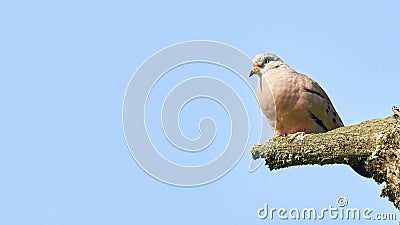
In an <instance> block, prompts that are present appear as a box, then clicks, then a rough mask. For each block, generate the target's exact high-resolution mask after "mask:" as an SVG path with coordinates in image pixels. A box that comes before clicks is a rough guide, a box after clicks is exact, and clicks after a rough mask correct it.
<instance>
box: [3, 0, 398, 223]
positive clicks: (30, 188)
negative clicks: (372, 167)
mask: <svg viewBox="0 0 400 225" xmlns="http://www.w3.org/2000/svg"><path fill="white" fill-rule="evenodd" d="M399 10H400V4H399V2H398V1H331V2H327V1H243V2H241V3H234V2H233V1H207V0H205V1H195V2H188V1H185V2H183V1H182V2H178V1H164V2H162V1H160V2H154V1H141V2H135V1H121V0H117V1H105V0H103V1H87V0H81V1H74V0H72V1H63V2H59V1H12V2H2V3H0V28H1V35H0V62H1V63H0V64H1V66H0V74H1V75H0V99H1V104H2V107H1V112H0V113H1V117H0V118H1V119H0V121H1V128H2V129H1V141H0V152H1V156H0V179H1V185H0V224H9V225H11V224H41V225H47V224H48V225H52V224H59V225H63V224H75V225H77V224H82V225H83V224H85V225H88V224H96V225H102V224H265V223H274V224H291V223H293V221H291V220H289V221H280V220H277V219H276V220H274V221H269V220H266V221H263V220H260V219H258V218H257V215H256V211H257V209H258V208H260V207H263V206H264V203H268V204H269V205H270V206H271V207H277V208H279V207H285V208H288V209H290V208H292V207H299V208H303V207H315V208H323V207H328V206H329V205H332V206H336V199H337V198H338V197H339V196H345V197H346V198H347V199H348V201H349V206H351V207H358V208H361V209H362V208H365V207H369V208H372V209H373V210H374V212H389V213H390V212H397V211H396V209H395V208H394V207H393V205H392V203H389V202H388V201H387V200H386V199H382V198H380V197H379V194H380V189H381V187H380V186H378V185H377V184H376V183H375V182H374V181H373V180H368V179H364V178H362V177H360V176H358V175H357V174H356V173H354V172H353V171H352V170H351V169H350V168H349V167H347V166H324V167H320V166H307V167H301V168H300V167H296V168H290V169H284V170H279V171H273V172H270V171H269V170H268V169H267V168H265V167H263V166H262V167H260V168H259V169H258V170H257V171H256V172H254V173H249V172H248V171H247V167H248V162H249V159H250V153H249V150H250V149H247V150H246V152H245V153H244V156H243V158H242V160H241V161H240V162H239V163H238V164H237V166H236V167H235V168H234V169H233V170H232V171H230V173H228V174H227V175H226V176H224V177H223V178H222V179H219V180H217V181H216V182H213V183H211V184H208V185H204V186H200V187H193V188H182V187H176V186H171V185H167V184H164V183H161V182H159V181H157V180H156V179H154V178H152V177H150V176H149V175H147V174H146V173H145V172H144V171H143V170H142V169H141V168H140V167H139V166H138V164H136V163H135V161H134V160H133V158H132V157H131V154H130V152H129V149H128V147H127V145H126V143H125V139H124V134H123V129H122V122H121V121H122V103H123V98H124V94H125V89H126V87H127V85H128V83H129V80H130V79H131V76H132V75H133V73H134V71H135V70H136V69H137V68H138V67H139V66H140V65H141V64H142V63H143V62H144V61H145V60H146V59H147V58H148V57H150V56H151V55H152V54H154V53H155V52H157V51H159V50H160V49H162V48H165V47H167V46H169V45H172V44H176V43H179V42H182V41H189V40H199V39H201V40H213V41H219V42H223V43H226V44H229V45H232V46H234V47H236V48H238V49H240V50H242V51H243V52H244V53H246V54H247V55H249V56H250V57H253V56H254V55H256V54H257V53H260V52H273V53H275V54H277V55H278V56H280V57H281V58H282V59H283V60H284V61H285V62H287V63H288V64H289V65H290V66H292V67H293V68H294V69H296V70H297V71H299V72H302V73H305V74H307V75H309V76H310V77H312V78H314V79H315V80H317V81H318V82H319V83H320V85H321V86H322V87H324V89H325V90H326V91H327V93H328V94H329V96H330V98H331V99H332V101H333V103H334V105H335V107H336V109H337V111H338V113H339V114H340V116H341V118H342V119H343V121H344V123H345V124H346V125H350V124H355V123H358V122H361V121H363V120H366V119H372V118H378V117H386V116H388V115H389V114H391V110H390V108H391V106H392V105H400V99H399V93H398V90H399V88H398V87H399V81H400V79H399V78H398V77H399V70H398V66H399V62H398V60H399V58H400V44H399V40H400V29H399V25H398V22H399V21H400V16H399ZM249 68H250V65H249ZM182 71H183V72H184V71H186V72H185V73H188V71H189V72H190V70H182ZM177 72H179V70H178V71H175V73H177ZM203 72H204V73H205V75H212V74H207V70H205V71H203ZM210 73H215V71H214V72H213V69H212V68H210ZM173 74H174V73H171V74H170V75H171V76H173ZM194 75H197V74H194ZM228 77H229V76H226V77H225V79H227V82H230V81H229V79H231V78H228ZM232 77H234V76H232ZM232 79H234V78H232ZM254 79H256V78H254ZM172 80H173V79H172ZM172 80H170V82H171V81H172ZM232 82H233V81H232ZM161 88H162V87H161ZM249 101H254V102H255V101H256V100H255V98H254V99H252V98H249ZM198 103H199V104H202V102H198ZM204 104H205V105H200V106H197V108H198V109H201V108H203V109H204V108H207V104H209V103H204ZM210 107H211V108H212V106H211V105H210ZM190 110H191V109H190V108H188V109H186V111H188V114H185V115H186V117H185V116H183V118H182V119H183V121H187V122H182V123H181V124H184V125H182V126H183V127H182V129H183V131H184V132H187V135H188V136H192V137H196V133H195V132H196V131H197V130H196V129H197V124H198V123H197V119H193V120H194V121H196V122H195V123H194V124H190V120H191V119H190V114H191V113H190ZM215 110H216V115H215V117H216V120H218V118H219V117H221V120H222V123H225V119H226V118H225V117H224V115H225V114H226V113H225V112H223V111H221V109H218V107H216V109H215ZM192 111H193V112H195V111H196V107H194V108H193V109H192ZM225 116H226V115H225ZM198 117H199V115H195V118H198ZM218 131H219V132H220V133H221V134H220V135H221V137H222V138H224V137H225V136H226V133H224V132H223V129H220V130H218ZM217 135H218V133H217ZM153 138H154V137H153ZM160 141H162V140H160ZM158 144H159V145H160V146H167V144H168V143H167V142H165V143H158ZM250 146H251V144H250ZM166 148H167V147H166ZM211 156H213V155H212V154H211V155H207V156H206V157H211ZM177 160H180V159H177ZM399 218H400V216H399V214H398V219H399ZM317 222H320V221H317ZM317 222H315V221H311V222H310V221H305V222H303V223H310V224H314V223H317ZM342 222H344V223H345V224H358V223H359V221H332V220H329V219H325V220H324V221H323V223H324V224H338V223H342ZM361 223H364V224H365V223H368V221H361ZM369 223H371V224H376V223H378V224H379V223H382V224H383V223H384V222H376V221H369Z"/></svg>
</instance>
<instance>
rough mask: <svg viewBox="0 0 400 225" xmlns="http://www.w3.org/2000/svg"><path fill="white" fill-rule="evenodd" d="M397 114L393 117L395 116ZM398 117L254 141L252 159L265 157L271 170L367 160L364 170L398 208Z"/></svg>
mask: <svg viewBox="0 0 400 225" xmlns="http://www.w3.org/2000/svg"><path fill="white" fill-rule="evenodd" d="M395 117H396V118H395ZM397 117H398V116H397V115H396V114H395V116H390V117H387V118H382V119H373V120H368V121H365V122H362V123H360V124H356V125H353V126H347V127H341V128H337V129H335V130H331V131H329V132H326V133H321V134H309V135H306V136H304V138H302V139H301V140H299V139H295V140H294V141H292V142H289V141H288V140H287V139H286V138H279V139H277V140H275V141H272V142H267V143H265V144H261V145H260V144H257V145H254V146H253V149H252V150H251V153H252V156H253V158H254V159H258V158H264V159H265V162H266V165H267V166H268V167H269V169H270V170H275V169H280V168H286V167H290V166H297V165H315V164H317V165H327V164H354V163H356V162H361V161H366V162H367V164H368V166H367V170H368V171H369V172H370V173H371V174H372V176H373V179H374V180H375V181H376V182H377V183H379V184H381V183H385V185H384V186H383V188H382V192H381V196H382V197H388V199H389V201H391V202H393V204H394V206H395V207H396V208H397V209H398V210H399V211H400V171H399V170H400V169H399V166H400V146H399V143H400V120H399V119H398V118H397Z"/></svg>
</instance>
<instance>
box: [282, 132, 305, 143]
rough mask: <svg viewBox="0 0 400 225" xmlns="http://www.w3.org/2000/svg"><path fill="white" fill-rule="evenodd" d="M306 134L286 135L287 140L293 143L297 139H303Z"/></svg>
mask: <svg viewBox="0 0 400 225" xmlns="http://www.w3.org/2000/svg"><path fill="white" fill-rule="evenodd" d="M305 134H306V132H303V131H302V132H296V133H293V134H288V135H286V138H287V139H288V140H289V142H291V141H293V140H294V139H295V138H296V137H300V138H303V137H304V136H305Z"/></svg>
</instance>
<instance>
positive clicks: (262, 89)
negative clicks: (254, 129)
mask: <svg viewBox="0 0 400 225" xmlns="http://www.w3.org/2000/svg"><path fill="white" fill-rule="evenodd" d="M255 74H256V75H258V77H259V82H258V84H257V90H256V98H257V102H258V105H259V107H260V108H261V111H262V112H263V113H264V115H265V117H266V118H267V120H268V122H269V124H270V126H271V128H272V129H273V131H274V136H273V138H272V140H276V139H277V138H279V137H286V138H288V139H289V141H292V140H294V139H295V138H296V137H297V136H301V137H304V135H306V134H311V133H323V132H327V131H330V130H333V129H335V128H338V127H343V126H344V124H343V121H342V119H341V118H340V117H339V114H338V113H337V111H336V110H335V108H334V106H333V104H332V102H331V100H330V99H329V97H328V95H327V94H326V92H325V91H324V90H323V89H322V87H321V86H320V85H319V84H318V83H317V82H316V81H314V80H313V79H311V78H310V77H308V76H306V75H304V74H301V73H298V72H297V71H295V70H294V69H292V68H291V67H290V66H289V65H287V64H286V63H285V62H284V61H283V60H281V59H280V58H279V57H278V56H276V55H274V54H272V53H261V54H258V55H256V56H255V57H254V59H253V69H252V70H251V71H250V75H249V76H250V77H251V76H253V75H255ZM365 165H366V163H365V162H359V163H356V164H352V165H350V166H351V167H352V168H353V170H355V171H356V172H357V173H358V174H360V175H361V176H363V177H366V178H370V177H371V174H370V173H369V172H368V171H367V170H366V169H365Z"/></svg>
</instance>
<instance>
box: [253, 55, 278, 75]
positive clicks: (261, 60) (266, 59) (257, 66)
mask: <svg viewBox="0 0 400 225" xmlns="http://www.w3.org/2000/svg"><path fill="white" fill-rule="evenodd" d="M282 64H283V61H282V60H281V59H280V58H279V57H278V56H276V55H274V54H271V53H261V54H258V55H256V56H255V57H254V59H253V69H252V70H251V71H250V75H249V77H251V76H253V75H254V74H257V75H259V76H261V75H262V73H261V72H263V71H265V72H266V71H268V70H269V69H273V68H277V67H279V66H280V65H282Z"/></svg>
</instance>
